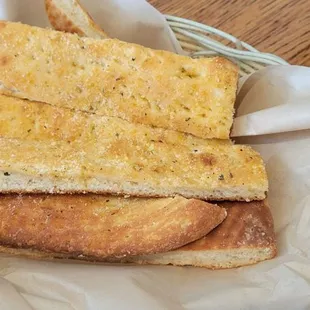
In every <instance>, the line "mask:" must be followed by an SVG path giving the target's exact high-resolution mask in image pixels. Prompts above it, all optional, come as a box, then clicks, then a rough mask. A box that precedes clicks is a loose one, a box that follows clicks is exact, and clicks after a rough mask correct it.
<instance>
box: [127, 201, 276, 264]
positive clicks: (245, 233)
mask: <svg viewBox="0 0 310 310" xmlns="http://www.w3.org/2000/svg"><path fill="white" fill-rule="evenodd" d="M219 205H220V206H222V207H225V208H226V210H227V218H226V220H225V221H224V222H223V223H222V224H221V225H219V226H218V227H217V228H216V229H214V230H213V231H212V232H211V233H210V234H208V235H207V236H205V237H203V238H202V239H200V240H197V241H195V242H193V243H191V244H188V245H186V246H184V247H182V248H180V249H177V250H174V251H170V252H167V253H161V254H154V255H145V256H141V257H128V258H125V259H124V260H123V262H134V263H137V264H155V265H169V264H171V265H179V266H186V265H188V266H197V267H205V268H211V269H223V268H234V267H240V266H246V265H252V264H255V263H257V262H260V261H264V260H267V259H272V258H273V257H275V256H276V254H277V244H276V238H275V233H274V225H273V218H272V215H271V212H270V209H269V206H268V203H267V201H266V200H265V201H252V202H248V203H247V202H223V203H220V204H219Z"/></svg>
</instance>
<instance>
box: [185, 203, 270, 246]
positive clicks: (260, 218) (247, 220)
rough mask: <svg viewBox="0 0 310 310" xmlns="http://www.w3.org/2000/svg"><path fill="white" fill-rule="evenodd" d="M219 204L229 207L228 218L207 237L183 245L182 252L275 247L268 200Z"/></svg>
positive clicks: (227, 208)
mask: <svg viewBox="0 0 310 310" xmlns="http://www.w3.org/2000/svg"><path fill="white" fill-rule="evenodd" d="M219 205H220V206H221V207H224V208H226V210H227V218H226V220H225V221H224V222H223V223H222V224H221V225H220V226H218V227H217V229H215V230H213V231H212V232H211V233H210V234H208V235H207V236H206V237H204V238H202V239H200V240H198V241H195V242H193V243H191V244H188V245H186V246H184V247H182V251H201V250H221V249H227V248H229V249H234V248H242V247H245V248H265V247H270V246H271V247H274V246H275V244H276V239H275V233H274V226H273V218H272V215H271V212H270V209H269V207H268V203H267V201H266V200H263V201H251V202H219Z"/></svg>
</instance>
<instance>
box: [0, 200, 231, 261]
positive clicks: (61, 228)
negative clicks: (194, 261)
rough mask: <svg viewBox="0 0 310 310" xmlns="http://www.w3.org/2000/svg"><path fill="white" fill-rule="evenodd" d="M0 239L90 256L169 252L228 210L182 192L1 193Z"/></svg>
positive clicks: (211, 225)
mask: <svg viewBox="0 0 310 310" xmlns="http://www.w3.org/2000/svg"><path fill="white" fill-rule="evenodd" d="M0 213H1V219H0V244H1V245H2V246H9V247H20V248H31V249H37V250H40V251H43V252H44V251H47V252H50V251H51V252H58V253H64V254H70V255H73V256H81V255H86V256H91V257H93V258H96V257H97V258H100V259H102V258H104V257H107V256H109V257H110V256H111V257H124V256H127V255H137V254H146V253H158V252H163V251H168V250H171V249H174V248H177V247H180V246H182V245H184V244H187V243H189V242H191V241H194V240H197V239H198V238H201V237H202V236H203V235H205V234H207V233H209V232H210V231H211V230H212V229H213V228H214V227H216V226H217V225H218V224H220V223H221V222H222V221H223V220H224V219H225V217H226V211H225V209H223V208H220V207H218V206H216V205H211V204H209V203H206V202H202V201H199V200H194V199H191V200H187V199H185V198H182V197H175V198H165V199H137V198H129V199H124V198H119V197H113V196H106V197H104V196H97V195H80V196H79V195H50V196H48V195H30V196H18V195H1V196H0Z"/></svg>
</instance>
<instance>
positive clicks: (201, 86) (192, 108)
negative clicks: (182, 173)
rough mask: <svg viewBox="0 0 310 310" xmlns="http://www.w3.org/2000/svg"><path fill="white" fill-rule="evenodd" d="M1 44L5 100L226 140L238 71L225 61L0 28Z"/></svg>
mask: <svg viewBox="0 0 310 310" xmlns="http://www.w3.org/2000/svg"><path fill="white" fill-rule="evenodd" d="M0 40H1V42H2V44H1V48H0V68H1V70H0V85H1V89H0V91H1V93H2V94H6V95H10V96H14V97H19V98H26V99H29V100H34V101H41V102H45V103H49V104H51V105H54V106H60V107H67V108H70V109H74V110H82V111H87V112H90V113H95V114H98V115H106V116H116V117H119V118H122V119H125V120H128V121H130V122H134V123H143V124H146V125H151V126H155V127H161V128H166V129H173V130H177V131H181V132H186V133H191V134H193V135H195V136H198V137H202V138H219V139H228V138H229V133H230V128H231V125H232V121H233V113H234V107H233V106H234V101H235V97H236V89H237V79H238V71H237V68H236V66H235V65H233V64H232V63H231V62H230V61H228V60H226V59H224V58H221V57H213V58H200V59H192V58H190V57H187V56H180V55H176V54H173V53H170V52H166V51H158V50H152V49H149V48H146V47H142V46H139V45H136V44H132V43H126V42H122V41H119V40H116V39H105V40H96V39H92V38H85V37H82V38H81V37H79V36H77V35H73V34H70V33H63V32H58V31H54V30H49V29H42V28H37V27H31V26H28V25H23V24H20V23H12V22H4V21H3V22H1V24H0Z"/></svg>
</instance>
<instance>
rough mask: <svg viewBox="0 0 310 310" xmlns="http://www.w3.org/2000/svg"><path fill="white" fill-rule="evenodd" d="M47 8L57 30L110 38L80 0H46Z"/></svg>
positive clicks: (97, 37) (47, 12)
mask: <svg viewBox="0 0 310 310" xmlns="http://www.w3.org/2000/svg"><path fill="white" fill-rule="evenodd" d="M45 9H46V14H47V17H48V19H49V21H50V23H51V25H52V26H53V27H54V29H56V30H59V31H64V32H70V33H77V34H78V35H80V36H84V37H91V38H95V39H105V38H108V35H107V34H106V33H105V32H104V31H103V30H102V29H101V28H100V27H99V26H98V25H97V24H96V23H95V22H94V20H93V19H92V17H91V16H90V15H89V14H88V13H87V11H86V10H85V9H84V8H83V7H82V5H81V3H80V1H78V0H45Z"/></svg>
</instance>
